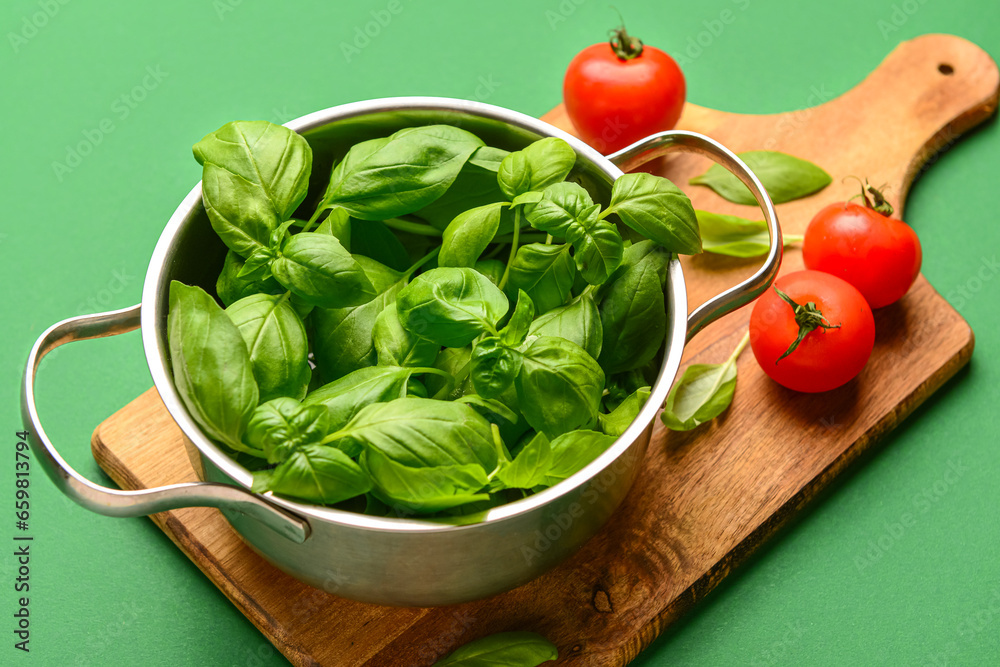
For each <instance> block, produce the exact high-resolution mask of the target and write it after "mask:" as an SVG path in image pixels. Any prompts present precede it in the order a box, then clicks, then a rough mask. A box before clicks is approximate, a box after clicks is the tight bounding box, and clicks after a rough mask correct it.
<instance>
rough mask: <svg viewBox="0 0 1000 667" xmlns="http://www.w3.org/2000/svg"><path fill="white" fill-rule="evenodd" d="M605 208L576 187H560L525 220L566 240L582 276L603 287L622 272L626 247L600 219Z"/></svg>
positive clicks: (547, 194)
mask: <svg viewBox="0 0 1000 667" xmlns="http://www.w3.org/2000/svg"><path fill="white" fill-rule="evenodd" d="M600 210H601V207H600V205H599V204H595V203H593V200H592V199H591V198H590V195H589V194H588V193H587V191H586V190H584V189H583V188H582V187H580V186H579V185H577V184H576V183H566V182H563V183H556V184H555V185H550V186H549V187H547V188H546V189H545V191H544V192H543V193H542V198H541V199H540V200H539V201H538V202H537V203H536V204H534V205H533V206H531V207H530V208H529V209H528V210H526V211H525V216H526V217H527V219H528V222H529V223H530V224H531V226H532V227H534V228H535V229H539V230H541V231H543V232H547V233H549V234H552V235H553V236H555V237H558V238H565V239H566V241H567V242H568V243H570V244H571V245H572V246H573V248H574V250H575V251H576V252H575V253H574V256H573V260H574V262H575V263H576V268H577V270H578V271H579V272H580V275H582V276H583V278H584V279H585V280H586V281H587V282H588V283H590V284H592V285H599V284H601V283H603V282H604V281H606V280H607V279H608V277H609V276H610V275H611V274H612V272H614V270H615V269H617V268H618V265H619V264H621V261H622V253H623V251H624V243H623V241H622V238H621V235H620V234H619V233H618V230H617V229H615V226H614V225H612V224H611V223H609V222H605V221H603V220H600V219H599V218H598V213H599V212H600Z"/></svg>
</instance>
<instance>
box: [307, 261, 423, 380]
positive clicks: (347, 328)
mask: <svg viewBox="0 0 1000 667" xmlns="http://www.w3.org/2000/svg"><path fill="white" fill-rule="evenodd" d="M355 260H356V261H357V262H358V265H360V266H361V268H362V270H363V271H364V272H365V276H367V277H368V280H369V281H370V282H371V284H372V286H373V287H374V288H375V291H376V292H377V293H378V296H376V297H375V298H374V299H372V300H371V301H369V302H368V303H365V304H362V305H360V306H354V307H348V308H317V309H316V310H315V311H314V312H313V315H312V317H311V318H310V319H311V320H312V326H313V330H314V333H313V339H312V343H313V352H314V354H315V355H316V364H317V366H318V367H319V369H320V370H321V371H322V374H323V377H324V378H325V379H326V380H327V381H330V380H335V379H337V378H339V377H341V376H343V375H345V374H347V373H350V372H351V371H355V370H357V369H359V368H364V367H366V366H374V365H375V363H376V361H377V360H378V357H377V353H376V350H375V345H374V341H373V340H372V330H373V329H374V328H375V320H376V318H377V317H378V314H379V313H381V312H382V311H383V310H384V309H385V307H386V306H387V305H388V304H390V303H392V302H393V301H395V299H396V294H397V293H398V292H399V290H400V289H401V288H402V285H403V283H402V280H403V275H402V274H401V273H399V272H398V271H393V270H392V269H390V268H389V267H387V266H384V265H382V264H380V263H378V262H376V261H375V260H372V259H369V258H367V257H362V256H358V257H355Z"/></svg>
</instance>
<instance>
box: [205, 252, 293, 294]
mask: <svg viewBox="0 0 1000 667" xmlns="http://www.w3.org/2000/svg"><path fill="white" fill-rule="evenodd" d="M244 265H245V263H244V260H243V258H242V257H240V256H239V255H237V254H236V253H235V252H233V251H232V250H228V251H226V259H225V261H224V262H223V264H222V272H221V273H219V278H218V280H216V282H215V291H216V293H217V294H218V295H219V300H220V301H222V303H223V305H225V306H227V307H228V306H231V305H233V304H234V303H236V302H237V301H239V300H240V299H242V298H244V297H247V296H250V295H251V294H282V293H283V292H284V291H285V288H284V287H282V286H281V285H279V284H278V281H277V280H275V279H274V278H273V277H272V276H271V275H268V276H267V277H265V278H263V279H261V278H254V277H252V276H241V275H240V272H241V271H242V270H243V267H244Z"/></svg>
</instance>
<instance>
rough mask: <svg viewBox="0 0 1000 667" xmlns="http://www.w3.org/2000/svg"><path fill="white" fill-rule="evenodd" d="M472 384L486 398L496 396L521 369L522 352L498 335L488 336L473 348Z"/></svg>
mask: <svg viewBox="0 0 1000 667" xmlns="http://www.w3.org/2000/svg"><path fill="white" fill-rule="evenodd" d="M471 362H472V366H471V377H472V386H473V387H475V389H476V393H477V394H479V395H480V396H483V397H485V398H496V397H497V396H499V395H500V394H501V393H503V391H504V390H505V389H506V388H507V387H509V386H510V385H511V384H513V382H514V378H515V377H517V374H518V372H520V370H521V353H520V352H518V351H517V350H515V349H513V348H511V347H509V346H507V345H506V344H505V343H504V342H503V341H502V340H501V339H500V338H499V337H497V336H487V337H486V338H483V339H482V340H480V341H479V342H477V343H476V345H475V346H474V347H473V348H472V358H471Z"/></svg>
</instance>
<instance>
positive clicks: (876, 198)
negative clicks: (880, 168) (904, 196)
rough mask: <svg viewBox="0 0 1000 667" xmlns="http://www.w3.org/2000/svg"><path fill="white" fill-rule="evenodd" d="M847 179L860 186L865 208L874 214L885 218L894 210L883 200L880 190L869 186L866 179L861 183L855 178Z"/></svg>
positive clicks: (883, 196)
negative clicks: (879, 214)
mask: <svg viewBox="0 0 1000 667" xmlns="http://www.w3.org/2000/svg"><path fill="white" fill-rule="evenodd" d="M847 178H853V179H854V180H856V181H857V182H858V184H859V185H860V186H861V195H860V197H861V199H863V200H864V202H865V207H866V208H870V209H871V210H873V211H875V212H876V213H881V214H882V215H884V216H885V217H887V218H888V217H889V216H891V215H892V214H893V212H894V211H895V210H896V209H894V208H893V206H892V204H890V203H889V201H888V200H887V199H886V198H885V195H884V194H882V190H880V189H879V188H876V187H875V186H873V185H870V184H869V183H868V179H867V178H866V179H865V180H863V181H862V180H861V179H860V178H858V177H857V176H848V177H847ZM868 195H871V199H869V198H868ZM856 196H857V195H856ZM851 199H854V197H851Z"/></svg>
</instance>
